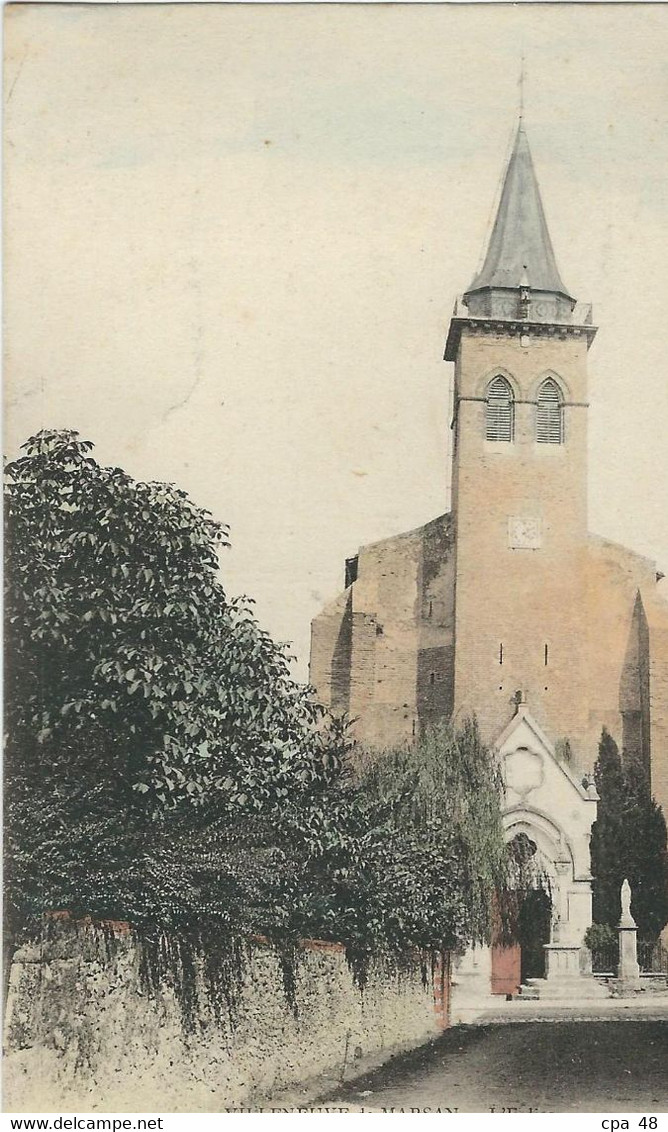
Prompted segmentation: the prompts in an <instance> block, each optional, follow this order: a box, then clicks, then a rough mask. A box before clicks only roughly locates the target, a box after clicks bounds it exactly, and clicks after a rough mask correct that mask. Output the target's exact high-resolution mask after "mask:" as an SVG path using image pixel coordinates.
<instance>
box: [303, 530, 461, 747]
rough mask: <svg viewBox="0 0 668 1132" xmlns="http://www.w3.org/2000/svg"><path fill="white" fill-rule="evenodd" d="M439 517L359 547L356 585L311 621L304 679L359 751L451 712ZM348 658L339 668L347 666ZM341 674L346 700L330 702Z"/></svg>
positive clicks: (446, 559)
mask: <svg viewBox="0 0 668 1132" xmlns="http://www.w3.org/2000/svg"><path fill="white" fill-rule="evenodd" d="M453 626H454V555H453V547H452V532H451V523H450V517H449V516H442V517H440V518H438V519H435V520H434V521H433V522H431V523H428V524H427V525H426V526H425V527H420V528H418V529H417V530H415V531H410V532H408V533H407V534H403V535H399V536H397V537H396V538H390V539H386V540H383V541H382V542H378V543H373V544H371V545H370V546H366V547H362V549H361V550H360V553H359V558H358V568H357V580H356V581H355V582H354V583H353V585H352V586H351V587H350V589H349V590H347V591H346V595H342V596H341V597H340V598H337V599H336V600H335V601H334V602H332V603H331V604H330V605H329V606H328V607H327V608H326V609H325V610H324V611H323V613H321V614H320V615H319V617H317V618H316V619H315V620H314V622H313V627H312V648H311V672H310V679H311V682H312V683H313V684H314V686H315V687H316V689H317V691H318V695H319V698H320V699H321V700H322V702H323V703H326V704H328V705H329V706H331V707H332V708H333V709H334V710H340V711H344V710H345V711H347V712H348V714H349V715H350V718H351V719H352V720H353V721H354V730H355V733H356V735H357V737H358V738H359V740H360V741H361V742H363V743H366V744H368V745H370V746H374V747H379V748H381V747H386V746H390V745H392V744H394V743H397V742H401V741H402V740H404V739H410V738H411V737H412V736H413V735H414V734H415V733H416V732H417V731H418V730H419V728H420V727H421V726H423V725H428V724H429V723H432V722H435V721H436V720H437V719H442V718H447V717H449V715H450V714H451V712H452V705H453V677H454V634H453ZM348 658H349V659H348ZM346 673H347V674H348V694H347V699H346V696H345V695H342V694H338V693H337V689H340V688H343V687H344V685H345V675H346Z"/></svg>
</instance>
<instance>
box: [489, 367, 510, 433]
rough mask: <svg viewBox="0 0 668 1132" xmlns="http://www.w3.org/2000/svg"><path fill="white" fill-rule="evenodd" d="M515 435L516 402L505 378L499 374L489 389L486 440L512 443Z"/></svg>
mask: <svg viewBox="0 0 668 1132" xmlns="http://www.w3.org/2000/svg"><path fill="white" fill-rule="evenodd" d="M514 434H515V402H514V398H513V391H512V389H511V388H510V385H509V383H508V382H507V381H506V379H505V377H501V375H500V374H498V375H497V376H496V377H495V378H494V379H493V380H492V381H491V382H490V384H489V387H488V389H487V404H486V406H485V438H486V439H487V440H505V441H508V442H509V441H511V440H513V438H514Z"/></svg>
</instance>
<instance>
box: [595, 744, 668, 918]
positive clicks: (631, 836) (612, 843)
mask: <svg viewBox="0 0 668 1132" xmlns="http://www.w3.org/2000/svg"><path fill="white" fill-rule="evenodd" d="M594 777H595V781H596V788H597V790H598V793H599V795H600V801H599V803H598V813H597V818H596V821H595V822H594V825H593V827H592V834H591V863H592V876H593V880H594V883H593V893H594V899H593V912H594V920H595V921H596V922H597V923H599V924H608V925H609V926H610V927H615V926H616V925H617V924H618V923H619V916H620V902H619V901H620V897H619V893H620V889H621V885H622V882H623V881H624V879H625V878H627V879H628V881H629V884H630V885H631V889H632V892H633V906H632V911H633V916H634V919H635V921H636V923H637V925H638V931H639V935H640V936H641V938H645V939H656V937H657V936H658V935H659V933H660V931H661V929H662V928H663V926H664V924H665V923H666V921H668V852H667V850H666V822H665V819H664V816H663V813H662V811H661V808H660V807H659V806H658V805H657V803H656V802H655V801H654V799H653V798H652V795H651V791H650V785H649V781H648V776H647V772H646V770H645V768H644V767H643V765H642V764H641V763H640V762H639V760H636V759H633V760H628V761H626V762H624V761H623V760H622V758H621V756H620V754H619V750H618V748H617V744H616V743H615V741H614V739H613V738H612V736H611V735H610V734H609V733H608V731H606V730H605V729H604V730H603V734H602V736H601V741H600V744H599V754H598V760H597V763H596V767H595V772H594Z"/></svg>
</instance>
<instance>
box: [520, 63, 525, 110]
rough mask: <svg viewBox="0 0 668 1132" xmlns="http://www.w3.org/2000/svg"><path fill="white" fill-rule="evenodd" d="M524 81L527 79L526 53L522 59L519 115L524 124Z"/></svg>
mask: <svg viewBox="0 0 668 1132" xmlns="http://www.w3.org/2000/svg"><path fill="white" fill-rule="evenodd" d="M524 79H525V68H524V52H522V57H521V62H520V80H519V82H520V114H519V118H520V122H522V121H523V120H524Z"/></svg>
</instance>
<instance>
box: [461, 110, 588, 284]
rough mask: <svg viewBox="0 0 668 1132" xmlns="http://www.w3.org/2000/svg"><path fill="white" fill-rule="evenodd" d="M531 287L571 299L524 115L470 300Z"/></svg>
mask: <svg viewBox="0 0 668 1132" xmlns="http://www.w3.org/2000/svg"><path fill="white" fill-rule="evenodd" d="M522 109H523V108H522ZM527 285H528V286H529V287H530V288H531V290H532V291H543V292H550V293H551V294H554V295H559V296H563V297H564V298H567V299H571V296H570V295H569V293H568V291H567V290H566V288H565V286H564V284H563V282H562V280H561V276H560V275H559V271H558V268H557V264H556V260H555V258H554V251H553V250H552V241H551V240H550V234H549V232H548V230H547V223H546V220H545V213H544V211H543V204H542V201H541V198H540V190H539V188H538V181H537V179H536V174H535V171H534V167H533V161H532V160H531V151H530V149H529V142H528V140H527V136H526V132H525V130H524V123H523V121H522V114H520V121H519V125H518V128H517V135H516V137H515V144H514V146H513V151H512V154H511V156H510V161H509V162H508V168H507V170H506V175H505V180H504V183H503V189H502V192H501V200H500V202H499V209H498V212H497V215H496V220H495V222H494V227H493V229H492V235H491V238H490V241H489V247H488V249H487V255H486V256H485V262H484V264H483V266H482V270H481V271H480V272H479V273H478V275H477V276H476V277H475V279H474V280H473V282H472V284H471V286H470V287H469V289H468V291H467V296H468V295H471V294H472V293H474V292H476V291H481V290H483V289H485V290H487V289H488V288H494V289H496V288H501V289H502V290H508V289H511V290H517V289H518V288H519V287H521V286H522V287H526V286H527ZM571 301H573V300H571Z"/></svg>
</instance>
